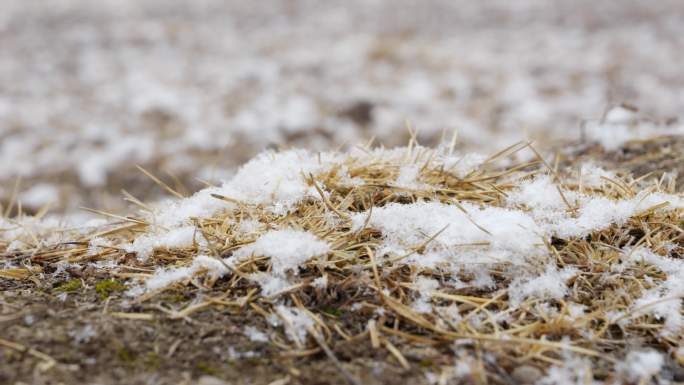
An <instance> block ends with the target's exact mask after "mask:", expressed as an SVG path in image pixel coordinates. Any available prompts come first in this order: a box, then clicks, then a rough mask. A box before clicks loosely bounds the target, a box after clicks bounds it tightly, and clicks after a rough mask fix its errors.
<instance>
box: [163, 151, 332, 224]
mask: <svg viewBox="0 0 684 385" xmlns="http://www.w3.org/2000/svg"><path fill="white" fill-rule="evenodd" d="M336 159H338V155H336V154H334V153H319V154H314V153H311V152H309V151H305V150H288V151H284V152H272V151H266V152H263V153H261V154H259V155H257V156H256V157H255V158H254V159H252V160H250V161H249V162H248V163H246V164H245V165H244V166H242V167H241V168H240V169H239V170H238V172H237V173H236V174H235V176H233V178H232V179H231V180H230V181H228V182H226V183H224V184H223V185H222V186H221V187H210V188H206V189H204V190H201V191H199V192H197V193H196V194H195V195H193V196H192V197H190V198H186V199H182V200H180V201H174V202H170V203H168V204H167V205H166V206H165V207H162V208H161V209H160V213H158V214H157V215H156V217H155V220H156V224H158V225H160V226H163V227H173V226H179V225H181V224H183V223H186V222H187V221H188V220H189V219H191V218H193V217H210V216H212V215H213V214H215V213H217V212H218V211H220V210H225V209H231V208H234V207H235V206H236V205H235V204H234V203H232V202H226V201H225V200H221V199H217V198H215V197H212V194H216V195H219V196H225V197H227V198H229V199H233V200H237V201H239V202H243V203H245V204H251V205H263V206H265V207H267V208H269V209H270V210H271V211H273V212H274V213H276V214H278V215H283V214H286V213H287V212H289V211H290V210H292V209H293V208H294V207H295V205H296V204H298V203H299V202H301V201H302V200H304V199H306V198H319V195H318V192H317V191H316V189H315V188H314V187H313V186H312V185H310V184H309V183H308V181H307V178H308V177H309V175H310V174H314V175H316V174H319V173H321V172H323V171H325V170H327V169H328V168H329V167H331V165H332V164H333V161H335V160H336Z"/></svg>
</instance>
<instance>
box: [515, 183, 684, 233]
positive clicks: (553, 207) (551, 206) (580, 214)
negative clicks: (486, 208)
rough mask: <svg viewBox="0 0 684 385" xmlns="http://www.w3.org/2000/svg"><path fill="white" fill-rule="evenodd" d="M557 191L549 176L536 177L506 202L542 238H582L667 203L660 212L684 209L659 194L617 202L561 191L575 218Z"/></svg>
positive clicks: (674, 199)
mask: <svg viewBox="0 0 684 385" xmlns="http://www.w3.org/2000/svg"><path fill="white" fill-rule="evenodd" d="M558 190H559V187H558V185H557V184H556V183H554V182H553V179H552V177H551V176H549V175H540V176H537V177H536V178H534V179H532V180H530V181H528V182H526V183H523V184H522V185H521V186H519V187H517V188H516V189H515V191H513V192H511V193H510V194H509V195H508V197H507V202H508V205H509V207H513V208H526V209H527V210H528V211H529V213H530V214H531V215H532V217H534V220H535V222H536V223H537V224H538V226H539V228H540V230H542V231H543V232H544V233H545V234H547V235H549V236H550V235H556V236H558V237H563V238H572V237H582V236H585V235H587V234H589V233H590V232H592V231H597V230H602V229H605V228H608V227H610V226H611V225H614V224H617V225H622V224H624V223H625V222H626V221H627V220H628V219H629V218H631V217H633V216H634V215H636V214H638V213H640V212H641V211H643V210H646V209H649V208H651V207H654V206H656V205H658V204H661V203H666V202H667V203H668V205H667V206H666V207H664V208H662V210H666V211H667V210H674V209H681V208H684V199H683V198H682V197H680V196H678V195H672V194H665V193H659V192H647V191H642V192H639V193H638V194H637V195H636V196H635V197H633V198H627V199H619V200H617V199H610V198H606V197H605V196H599V195H591V194H585V193H578V192H576V191H568V190H561V191H563V196H564V197H565V199H566V200H567V201H568V203H569V204H570V206H572V207H573V208H577V215H572V213H570V212H569V210H568V206H567V205H566V203H565V202H564V201H563V198H562V197H561V193H560V192H559V191H558Z"/></svg>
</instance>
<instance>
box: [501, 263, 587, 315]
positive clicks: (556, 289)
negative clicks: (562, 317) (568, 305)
mask: <svg viewBox="0 0 684 385" xmlns="http://www.w3.org/2000/svg"><path fill="white" fill-rule="evenodd" d="M576 274H577V270H576V269H575V268H571V267H568V268H564V269H562V270H558V269H557V268H556V267H555V266H554V265H552V264H550V265H548V266H547V267H546V270H545V271H544V273H543V274H540V275H537V276H533V277H524V278H520V277H519V278H516V279H514V280H513V282H511V284H510V286H509V289H508V297H509V300H510V302H511V306H518V305H519V304H520V303H521V302H523V300H525V299H527V298H536V299H555V300H560V299H563V297H564V296H565V295H566V294H567V292H568V286H567V284H566V282H567V281H568V279H570V278H572V277H573V276H575V275H576Z"/></svg>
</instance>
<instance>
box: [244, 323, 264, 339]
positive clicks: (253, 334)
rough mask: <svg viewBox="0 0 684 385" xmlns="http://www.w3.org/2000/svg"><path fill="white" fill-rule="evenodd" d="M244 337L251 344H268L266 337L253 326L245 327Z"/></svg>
mask: <svg viewBox="0 0 684 385" xmlns="http://www.w3.org/2000/svg"><path fill="white" fill-rule="evenodd" d="M245 335H246V336H247V338H249V340H250V341H252V342H268V335H267V334H266V333H264V332H262V331H260V330H259V329H257V328H256V327H254V326H245Z"/></svg>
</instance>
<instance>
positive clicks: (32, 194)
mask: <svg viewBox="0 0 684 385" xmlns="http://www.w3.org/2000/svg"><path fill="white" fill-rule="evenodd" d="M19 200H20V201H21V203H22V204H23V205H26V206H28V207H31V208H34V209H37V208H41V207H43V206H45V205H47V204H53V203H57V202H58V201H59V189H58V188H57V187H55V186H54V185H51V184H47V183H38V184H36V185H33V186H31V188H30V189H28V190H27V191H25V192H24V193H22V194H21V195H20V197H19Z"/></svg>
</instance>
